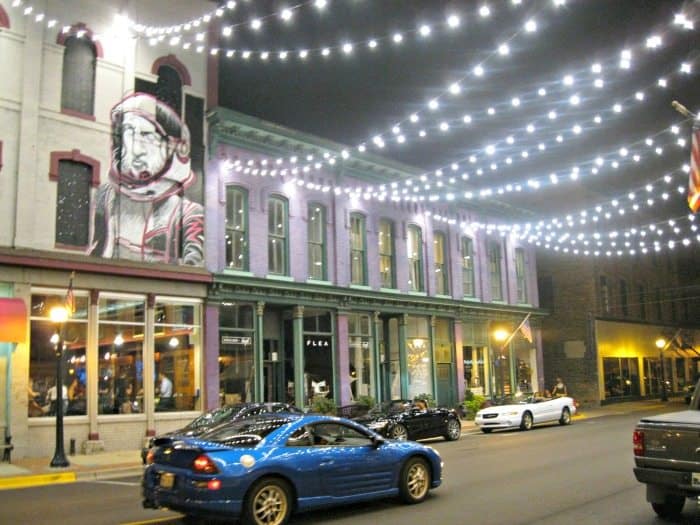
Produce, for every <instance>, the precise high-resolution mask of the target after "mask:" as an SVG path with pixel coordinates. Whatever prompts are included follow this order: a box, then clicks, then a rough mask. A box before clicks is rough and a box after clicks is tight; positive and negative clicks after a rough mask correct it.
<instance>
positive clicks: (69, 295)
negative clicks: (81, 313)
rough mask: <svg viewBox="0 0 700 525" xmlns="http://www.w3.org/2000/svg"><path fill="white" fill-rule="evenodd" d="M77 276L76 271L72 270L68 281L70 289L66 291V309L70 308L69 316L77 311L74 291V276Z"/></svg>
mask: <svg viewBox="0 0 700 525" xmlns="http://www.w3.org/2000/svg"><path fill="white" fill-rule="evenodd" d="M74 277H75V272H71V274H70V281H68V291H67V292H66V304H65V306H66V310H68V316H69V317H72V316H73V314H74V313H75V295H74V293H73V278H74Z"/></svg>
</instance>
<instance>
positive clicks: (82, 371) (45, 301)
mask: <svg viewBox="0 0 700 525" xmlns="http://www.w3.org/2000/svg"><path fill="white" fill-rule="evenodd" d="M65 294H66V292H65V291H40V290H36V291H33V292H32V296H31V297H32V298H31V317H30V325H31V328H30V333H31V336H30V341H29V389H28V395H29V400H28V402H29V404H28V407H27V410H28V413H27V415H28V416H29V417H43V416H55V415H56V408H57V405H56V394H57V392H58V391H57V389H56V344H57V343H58V338H57V335H58V330H59V326H57V325H56V324H55V323H53V322H52V321H51V318H50V312H51V309H52V308H54V307H56V306H64V305H65V302H66V295H65ZM74 308H75V310H74V312H73V314H72V315H71V317H70V319H69V320H68V321H67V322H65V323H63V325H62V329H61V336H62V340H63V355H62V359H63V366H62V368H63V375H62V377H61V379H60V383H61V392H62V397H63V413H64V414H65V415H66V416H81V415H85V414H86V413H87V402H86V392H87V391H86V386H87V375H86V359H85V356H86V353H85V348H86V344H87V332H88V296H87V294H86V293H78V292H75V293H74Z"/></svg>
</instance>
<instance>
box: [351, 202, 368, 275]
mask: <svg viewBox="0 0 700 525" xmlns="http://www.w3.org/2000/svg"><path fill="white" fill-rule="evenodd" d="M365 256H366V254H365V218H364V216H363V215H360V214H359V213H353V214H351V215H350V282H351V283H352V284H367V280H366V277H365Z"/></svg>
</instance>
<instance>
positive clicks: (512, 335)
mask: <svg viewBox="0 0 700 525" xmlns="http://www.w3.org/2000/svg"><path fill="white" fill-rule="evenodd" d="M530 315H531V314H530V312H528V313H527V315H526V316H525V319H523V320H522V321H520V324H519V325H518V327H517V328H516V329H515V330H513V331H512V332H511V333H510V335H509V336H508V337H507V338H506V340H505V341H504V342H503V346H501V352H503V350H505V349H506V347H507V346H508V344H509V343H510V341H511V339H513V337H515V334H517V333H518V331H519V330H520V328H522V326H523V325H524V324H525V323H526V322H527V320H528V319H530Z"/></svg>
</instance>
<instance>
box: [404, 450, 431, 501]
mask: <svg viewBox="0 0 700 525" xmlns="http://www.w3.org/2000/svg"><path fill="white" fill-rule="evenodd" d="M430 480H431V475H430V467H429V466H428V462H427V461H426V460H425V459H423V458H419V457H412V458H410V459H409V460H408V461H406V463H405V464H404V466H403V468H402V469H401V477H400V478H399V494H400V495H401V500H402V501H403V502H404V503H409V504H414V503H420V502H421V501H423V500H424V499H425V498H426V497H428V491H429V490H430Z"/></svg>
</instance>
